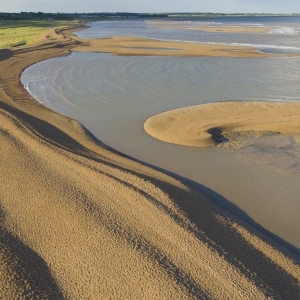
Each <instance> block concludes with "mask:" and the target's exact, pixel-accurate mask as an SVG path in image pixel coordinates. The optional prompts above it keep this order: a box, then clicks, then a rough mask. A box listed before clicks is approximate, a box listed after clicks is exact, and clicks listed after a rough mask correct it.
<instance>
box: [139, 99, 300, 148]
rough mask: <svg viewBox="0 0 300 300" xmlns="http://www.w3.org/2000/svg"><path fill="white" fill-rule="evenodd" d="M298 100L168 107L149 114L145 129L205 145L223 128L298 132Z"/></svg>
mask: <svg viewBox="0 0 300 300" xmlns="http://www.w3.org/2000/svg"><path fill="white" fill-rule="evenodd" d="M299 115H300V105H299V103H295V102H293V103H280V102H252V101H249V102H238V101H228V102H218V103H209V104H202V105H197V106H191V107H187V108H181V109H176V110H172V111H168V112H165V113H162V114H159V115H156V116H153V117H151V118H149V119H148V120H147V121H146V122H145V124H144V129H145V131H146V132H147V133H148V134H150V135H151V136H153V137H154V138H156V139H158V140H161V141H164V142H168V143H172V144H178V145H184V146H194V147H206V146H213V145H216V144H218V143H221V142H222V139H220V136H221V135H222V133H223V132H230V131H231V132H234V131H240V132H241V131H242V132H247V131H248V132H249V131H257V132H266V131H271V132H279V133H285V134H290V133H291V134H292V133H300V120H299Z"/></svg>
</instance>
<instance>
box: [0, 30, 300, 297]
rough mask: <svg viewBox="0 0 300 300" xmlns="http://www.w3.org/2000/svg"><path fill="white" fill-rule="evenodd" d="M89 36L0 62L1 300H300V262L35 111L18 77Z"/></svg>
mask: <svg viewBox="0 0 300 300" xmlns="http://www.w3.org/2000/svg"><path fill="white" fill-rule="evenodd" d="M81 26H82V25H78V27H74V28H72V29H69V30H55V31H52V32H50V33H49V34H47V35H45V36H44V39H43V41H41V42H40V43H39V44H36V45H32V46H31V47H20V48H16V49H14V50H2V51H0V66H1V69H0V136H1V144H0V149H1V156H0V157H1V158H0V159H1V163H0V166H1V171H0V174H1V175H0V178H1V179H0V180H1V181H0V186H1V189H0V278H1V285H0V298H1V299H31V298H32V299H99V298H101V299H111V298H113V299H249V298H251V299H267V298H268V299H270V298H272V299H274V298H276V299H297V298H298V297H299V294H300V284H299V282H300V267H299V257H298V256H296V255H293V254H292V253H291V252H289V251H288V250H287V249H285V248H284V247H282V246H280V245H279V244H277V243H275V242H274V241H273V240H271V239H269V238H268V237H266V236H265V235H263V234H261V233H260V232H258V231H257V230H255V229H253V228H252V227H251V226H248V225H247V224H246V223H245V222H243V221H242V220H240V219H238V218H236V217H234V216H233V215H231V214H229V213H228V212H227V211H225V210H224V209H222V208H220V207H219V206H218V205H216V204H215V203H214V202H213V201H212V200H211V199H209V198H208V197H207V196H206V195H204V194H203V193H201V192H199V191H198V190H197V189H195V188H193V187H191V186H189V185H187V184H185V183H183V182H180V181H178V180H176V179H174V178H172V177H170V176H167V175H165V174H163V173H160V172H158V171H155V170H153V169H151V168H148V167H146V166H144V165H141V164H139V163H137V162H135V161H133V160H130V159H128V158H127V157H124V156H123V155H121V154H119V153H116V152H115V151H113V150H111V149H110V148H109V147H107V146H105V145H103V144H101V143H100V142H99V141H96V140H94V139H93V137H91V135H90V134H89V133H88V132H87V131H86V130H85V129H84V128H83V127H82V126H81V125H80V124H79V123H78V122H76V121H75V120H72V119H70V118H67V117H64V116H62V115H60V114H57V113H54V112H53V111H51V110H49V109H47V108H45V107H44V106H42V105H38V104H37V103H35V102H34V101H32V99H30V97H29V96H28V94H27V93H26V91H25V90H24V89H23V86H22V84H21V83H20V74H21V72H22V70H23V69H24V68H26V67H27V66H29V65H31V64H33V63H35V62H38V61H41V60H44V59H47V58H51V57H55V56H62V55H68V54H69V53H70V52H71V51H73V50H74V49H78V47H79V46H80V47H81V46H82V47H88V46H84V44H85V45H88V44H89V42H88V41H85V40H82V39H78V38H76V37H75V36H73V35H72V34H71V32H72V31H74V30H79V29H80V28H82V27H81ZM101 43H102V41H99V44H101ZM153 43H154V42H153ZM120 46H123V45H120ZM120 49H123V50H122V51H124V48H120ZM127 51H128V49H127ZM125 53H126V52H122V54H125ZM128 53H129V54H132V53H133V52H132V51H131V50H130V51H128ZM287 109H288V106H287ZM293 110H294V107H292V108H291V112H293ZM266 113H267V111H266Z"/></svg>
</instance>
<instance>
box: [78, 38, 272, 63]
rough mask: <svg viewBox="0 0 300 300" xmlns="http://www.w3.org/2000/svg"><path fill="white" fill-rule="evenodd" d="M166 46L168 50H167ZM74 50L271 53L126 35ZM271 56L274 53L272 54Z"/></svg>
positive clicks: (161, 53) (232, 54) (166, 53)
mask: <svg viewBox="0 0 300 300" xmlns="http://www.w3.org/2000/svg"><path fill="white" fill-rule="evenodd" d="M151 48H152V49H151ZM168 48H169V49H170V50H167V49H168ZM159 49H162V50H159ZM74 51H83V52H103V53H112V54H114V55H124V56H137V55H141V56H147V55H148V56H193V57H197V56H222V57H253V58H256V57H257V58H259V57H268V56H270V55H271V54H266V53H260V52H258V51H257V49H256V48H251V47H236V46H226V45H212V44H198V43H185V42H168V41H158V40H152V39H145V38H138V37H127V36H117V37H111V38H101V39H93V40H88V41H86V42H85V43H84V44H83V45H79V46H78V47H76V48H75V49H74ZM272 56H275V55H274V54H273V55H272Z"/></svg>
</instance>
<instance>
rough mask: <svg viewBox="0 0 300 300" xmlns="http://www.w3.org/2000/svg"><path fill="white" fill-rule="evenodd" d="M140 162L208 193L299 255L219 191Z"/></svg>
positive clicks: (292, 246) (220, 203)
mask: <svg viewBox="0 0 300 300" xmlns="http://www.w3.org/2000/svg"><path fill="white" fill-rule="evenodd" d="M141 163H143V164H145V165H147V166H149V167H151V168H153V169H156V170H158V171H160V172H163V173H165V174H168V175H170V176H172V177H174V178H177V179H178V180H181V181H183V182H186V183H188V184H190V185H192V186H194V187H196V188H197V189H199V190H200V191H202V192H204V193H205V194H206V195H208V196H209V197H210V198H211V199H212V200H213V201H215V202H216V203H218V204H219V205H220V206H222V207H223V208H225V209H226V210H228V211H229V212H231V213H232V214H234V215H235V216H237V217H238V218H241V219H242V220H243V221H245V222H246V223H248V224H250V225H251V226H253V227H254V228H256V229H257V230H258V231H259V232H262V233H264V234H265V235H267V236H268V237H270V238H271V239H273V240H275V241H276V242H278V243H279V244H281V245H283V246H284V247H286V248H287V249H289V250H290V251H292V252H294V253H295V254H296V255H299V256H300V248H298V247H296V246H294V245H293V244H291V243H289V242H287V241H286V240H284V239H283V238H281V237H280V236H278V235H276V234H275V233H273V232H271V231H269V230H268V229H266V228H264V227H263V226H261V225H260V224H259V223H257V222H256V221H254V220H253V219H252V218H251V217H250V216H249V215H248V214H247V213H246V212H245V211H244V210H242V209H240V208H239V207H238V206H237V205H235V204H234V203H232V202H231V201H229V200H227V199H226V198H225V197H224V196H222V195H220V194H219V193H217V192H215V191H214V190H212V189H210V188H208V187H206V186H205V185H202V184H200V183H199V182H196V181H193V180H191V179H188V178H186V177H183V176H180V175H178V174H176V173H173V172H170V171H168V170H165V169H162V168H159V167H157V166H154V165H151V164H148V163H145V162H141Z"/></svg>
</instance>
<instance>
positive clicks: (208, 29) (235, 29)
mask: <svg viewBox="0 0 300 300" xmlns="http://www.w3.org/2000/svg"><path fill="white" fill-rule="evenodd" d="M153 28H162V29H184V30H201V31H206V32H249V33H251V32H269V31H271V28H266V27H186V26H170V25H163V26H162V25H160V26H153Z"/></svg>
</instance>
